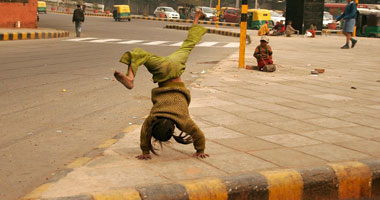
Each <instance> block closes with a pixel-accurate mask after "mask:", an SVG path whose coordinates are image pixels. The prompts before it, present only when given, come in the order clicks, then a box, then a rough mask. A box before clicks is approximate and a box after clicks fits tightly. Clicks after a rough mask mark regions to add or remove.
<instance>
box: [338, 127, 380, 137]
mask: <svg viewBox="0 0 380 200" xmlns="http://www.w3.org/2000/svg"><path fill="white" fill-rule="evenodd" d="M335 130H337V131H339V132H341V133H346V134H350V135H353V136H358V137H362V138H368V139H372V138H377V137H380V129H375V128H370V127H366V126H356V127H348V128H338V129H335Z"/></svg>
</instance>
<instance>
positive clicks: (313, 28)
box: [307, 24, 317, 37]
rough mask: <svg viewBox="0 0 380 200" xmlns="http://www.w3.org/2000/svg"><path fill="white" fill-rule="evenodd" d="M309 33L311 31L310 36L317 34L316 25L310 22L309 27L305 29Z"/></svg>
mask: <svg viewBox="0 0 380 200" xmlns="http://www.w3.org/2000/svg"><path fill="white" fill-rule="evenodd" d="M307 31H308V32H309V33H311V36H310V37H315V35H316V34H317V32H316V31H317V25H316V24H311V25H310V28H309V29H308V30H307Z"/></svg>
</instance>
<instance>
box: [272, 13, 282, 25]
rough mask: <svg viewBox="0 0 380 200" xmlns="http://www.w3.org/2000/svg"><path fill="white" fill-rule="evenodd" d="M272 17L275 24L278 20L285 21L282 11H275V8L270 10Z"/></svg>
mask: <svg viewBox="0 0 380 200" xmlns="http://www.w3.org/2000/svg"><path fill="white" fill-rule="evenodd" d="M270 18H271V19H272V21H273V24H276V23H277V22H280V21H285V17H283V16H282V15H281V14H280V13H278V12H275V11H273V10H271V11H270Z"/></svg>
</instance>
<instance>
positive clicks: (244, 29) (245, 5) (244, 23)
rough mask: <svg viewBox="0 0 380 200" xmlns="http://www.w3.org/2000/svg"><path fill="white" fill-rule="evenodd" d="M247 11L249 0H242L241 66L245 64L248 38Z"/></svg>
mask: <svg viewBox="0 0 380 200" xmlns="http://www.w3.org/2000/svg"><path fill="white" fill-rule="evenodd" d="M247 12H248V0H242V4H241V20H240V48H239V68H244V65H245V42H246V38H247V17H248V16H247Z"/></svg>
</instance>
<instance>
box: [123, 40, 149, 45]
mask: <svg viewBox="0 0 380 200" xmlns="http://www.w3.org/2000/svg"><path fill="white" fill-rule="evenodd" d="M140 42H144V40H128V41H123V42H118V44H136V43H140Z"/></svg>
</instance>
